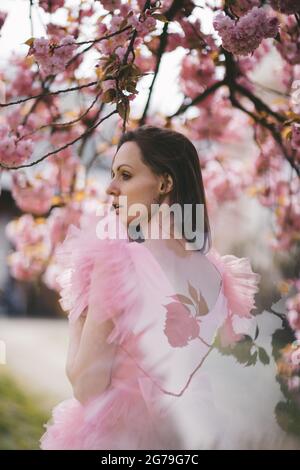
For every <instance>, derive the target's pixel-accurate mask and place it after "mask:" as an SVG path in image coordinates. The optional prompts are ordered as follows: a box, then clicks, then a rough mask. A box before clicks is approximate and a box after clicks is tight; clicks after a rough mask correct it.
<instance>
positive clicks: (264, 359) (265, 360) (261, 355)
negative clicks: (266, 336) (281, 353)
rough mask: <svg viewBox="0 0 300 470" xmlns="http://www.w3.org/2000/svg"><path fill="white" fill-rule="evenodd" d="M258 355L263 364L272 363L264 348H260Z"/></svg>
mask: <svg viewBox="0 0 300 470" xmlns="http://www.w3.org/2000/svg"><path fill="white" fill-rule="evenodd" d="M258 357H259V360H260V362H261V363H262V364H264V365H267V364H270V358H269V356H268V354H267V353H266V350H265V349H264V348H258Z"/></svg>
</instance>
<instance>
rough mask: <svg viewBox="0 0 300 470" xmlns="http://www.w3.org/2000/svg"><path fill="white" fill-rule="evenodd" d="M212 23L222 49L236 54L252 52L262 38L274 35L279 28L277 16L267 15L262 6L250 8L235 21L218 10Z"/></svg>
mask: <svg viewBox="0 0 300 470" xmlns="http://www.w3.org/2000/svg"><path fill="white" fill-rule="evenodd" d="M213 24H214V28H215V29H216V31H218V33H219V34H220V36H221V38H222V43H223V47H224V49H226V50H227V51H229V52H231V53H233V54H236V55H247V54H249V53H251V52H253V51H254V50H255V49H256V48H257V47H258V46H259V45H260V43H261V42H262V40H263V39H264V38H272V37H275V36H276V35H277V33H278V29H279V22H278V19H277V17H276V16H269V15H268V14H267V13H266V10H265V9H264V8H258V7H254V8H252V9H251V10H250V11H249V12H248V13H247V14H246V15H244V16H242V17H241V18H240V19H239V20H238V21H237V22H235V21H234V20H232V19H231V18H229V16H227V15H224V14H223V12H222V13H221V12H220V13H218V14H217V16H216V17H215V19H214V22H213Z"/></svg>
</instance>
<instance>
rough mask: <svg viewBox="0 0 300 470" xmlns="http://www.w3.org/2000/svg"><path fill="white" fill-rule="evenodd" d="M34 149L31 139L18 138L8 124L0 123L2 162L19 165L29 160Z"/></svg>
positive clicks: (0, 156) (0, 157)
mask: <svg viewBox="0 0 300 470" xmlns="http://www.w3.org/2000/svg"><path fill="white" fill-rule="evenodd" d="M32 151H33V143H32V140H31V139H22V140H18V139H17V137H16V135H12V134H11V131H10V128H9V127H8V126H7V125H6V124H1V125H0V163H2V164H3V165H6V166H18V165H21V164H22V163H24V162H25V161H26V160H28V159H29V158H30V156H31V154H32Z"/></svg>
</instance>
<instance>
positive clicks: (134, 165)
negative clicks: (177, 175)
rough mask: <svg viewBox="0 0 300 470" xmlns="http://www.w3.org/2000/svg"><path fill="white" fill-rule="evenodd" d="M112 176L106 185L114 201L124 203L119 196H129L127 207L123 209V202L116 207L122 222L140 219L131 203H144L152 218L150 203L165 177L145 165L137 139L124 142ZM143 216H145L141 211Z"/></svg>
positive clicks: (126, 222) (152, 201) (115, 159)
mask: <svg viewBox="0 0 300 470" xmlns="http://www.w3.org/2000/svg"><path fill="white" fill-rule="evenodd" d="M111 177H112V180H111V182H110V184H109V186H108V187H107V189H106V193H107V194H108V195H110V196H112V203H116V204H120V206H122V204H123V201H122V200H121V199H120V196H126V197H127V210H124V206H123V208H122V207H121V208H120V210H118V209H117V214H119V216H120V220H121V221H122V223H123V224H124V225H126V226H128V224H129V223H130V222H131V221H132V220H134V219H135V220H136V221H137V220H138V218H139V216H140V213H139V212H136V213H135V211H133V212H132V214H133V215H128V211H129V209H130V207H131V206H132V204H136V203H140V204H143V205H144V207H145V208H146V209H147V214H148V220H149V219H150V216H151V204H152V203H154V202H155V199H156V198H157V197H158V195H159V191H160V187H161V184H162V182H163V177H162V176H160V175H155V174H154V173H153V172H152V170H151V169H150V168H149V167H148V166H147V165H145V163H144V162H143V161H142V154H141V151H140V149H139V146H138V145H137V144H136V143H135V142H125V143H124V144H123V145H121V147H120V148H119V150H118V152H117V153H116V155H115V157H114V160H113V163H112V167H111ZM164 202H165V201H164ZM122 209H123V210H122ZM125 209H126V208H125ZM141 217H142V218H143V216H142V215H141ZM137 223H138V222H137Z"/></svg>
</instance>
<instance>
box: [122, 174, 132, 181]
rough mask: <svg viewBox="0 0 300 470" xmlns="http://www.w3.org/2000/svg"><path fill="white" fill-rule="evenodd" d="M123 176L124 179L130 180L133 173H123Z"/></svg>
mask: <svg viewBox="0 0 300 470" xmlns="http://www.w3.org/2000/svg"><path fill="white" fill-rule="evenodd" d="M122 177H123V179H124V180H128V179H129V178H130V177H131V175H129V174H128V173H122Z"/></svg>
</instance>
